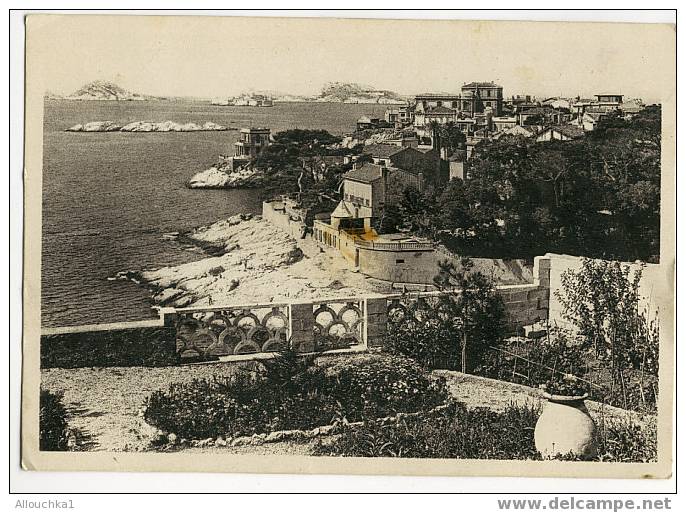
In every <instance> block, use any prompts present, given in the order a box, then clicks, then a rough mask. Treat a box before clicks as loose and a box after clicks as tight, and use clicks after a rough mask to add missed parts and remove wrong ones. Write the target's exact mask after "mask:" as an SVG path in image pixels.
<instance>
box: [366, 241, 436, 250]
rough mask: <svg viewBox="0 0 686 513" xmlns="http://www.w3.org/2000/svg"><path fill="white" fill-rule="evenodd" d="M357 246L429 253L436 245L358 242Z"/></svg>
mask: <svg viewBox="0 0 686 513" xmlns="http://www.w3.org/2000/svg"><path fill="white" fill-rule="evenodd" d="M355 245H356V246H358V247H360V248H366V249H374V250H379V251H429V250H433V249H434V245H433V244H432V243H430V242H378V241H370V240H356V241H355Z"/></svg>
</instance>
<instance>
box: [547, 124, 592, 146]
mask: <svg viewBox="0 0 686 513" xmlns="http://www.w3.org/2000/svg"><path fill="white" fill-rule="evenodd" d="M583 136H584V129H583V128H580V127H578V126H575V125H559V126H551V127H548V128H546V129H544V130H543V131H542V132H541V133H539V134H538V135H537V136H536V142H546V141H572V140H574V139H578V138H580V137H583Z"/></svg>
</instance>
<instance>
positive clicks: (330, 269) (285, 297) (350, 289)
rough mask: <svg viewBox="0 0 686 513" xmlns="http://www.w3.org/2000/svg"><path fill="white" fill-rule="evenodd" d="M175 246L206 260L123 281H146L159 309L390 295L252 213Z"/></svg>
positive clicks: (129, 273)
mask: <svg viewBox="0 0 686 513" xmlns="http://www.w3.org/2000/svg"><path fill="white" fill-rule="evenodd" d="M176 239H177V240H178V241H179V242H183V243H192V244H194V245H196V246H198V247H200V248H201V249H203V251H205V252H206V253H208V255H207V257H206V258H203V259H201V260H197V261H194V262H189V263H185V264H181V265H177V266H171V267H162V268H160V269H156V270H150V271H127V272H125V273H121V275H120V276H119V277H120V278H122V279H130V280H132V281H136V282H139V284H140V285H142V286H145V287H146V288H148V289H149V290H150V291H151V293H152V301H153V303H154V304H155V305H156V306H168V307H177V308H182V307H189V306H210V305H222V304H237V303H254V302H279V301H290V300H294V299H303V300H309V299H318V298H327V297H328V298H330V297H334V296H348V295H356V294H370V293H375V292H376V293H381V292H387V291H388V289H389V285H388V284H386V283H383V282H380V281H378V280H374V279H373V278H370V277H368V276H365V275H363V274H360V273H357V272H353V271H351V270H350V269H349V268H348V265H347V262H346V261H345V259H344V258H343V257H342V256H340V255H339V254H337V253H336V252H333V251H326V250H324V249H322V248H320V247H319V246H318V245H317V244H316V242H315V241H314V240H312V239H311V238H303V239H298V240H296V239H294V238H293V237H292V236H290V235H288V234H286V233H285V232H284V231H282V230H281V229H279V228H277V227H276V226H274V225H272V224H271V223H269V222H268V221H266V220H264V219H262V217H261V216H253V215H251V214H237V215H235V216H232V217H229V218H228V219H224V220H220V221H217V222H215V223H212V224H210V225H206V226H201V227H199V228H196V229H195V230H192V231H190V232H187V233H183V234H179V235H178V236H177V237H176Z"/></svg>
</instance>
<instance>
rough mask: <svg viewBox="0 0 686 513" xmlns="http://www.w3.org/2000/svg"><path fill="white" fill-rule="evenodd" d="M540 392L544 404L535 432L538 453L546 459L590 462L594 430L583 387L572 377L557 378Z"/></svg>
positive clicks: (546, 384) (543, 386)
mask: <svg viewBox="0 0 686 513" xmlns="http://www.w3.org/2000/svg"><path fill="white" fill-rule="evenodd" d="M540 388H541V389H542V390H543V397H545V398H546V399H547V402H546V404H545V406H544V407H543V411H542V412H541V416H540V417H539V418H538V422H537V423H536V429H535V431H534V440H535V443H536V449H537V450H538V452H540V453H541V456H543V458H546V459H550V458H556V457H560V456H565V457H570V456H571V457H578V458H592V457H593V456H594V455H595V453H596V443H595V440H596V437H595V434H596V426H595V422H593V419H592V418H591V416H590V415H589V414H588V410H587V409H586V405H585V402H584V401H585V399H586V398H587V397H588V393H587V386H586V383H585V382H584V381H582V380H580V379H579V378H577V377H576V376H573V375H571V374H556V375H555V376H554V377H553V378H552V379H550V380H549V381H548V382H547V383H545V384H544V385H541V387H540Z"/></svg>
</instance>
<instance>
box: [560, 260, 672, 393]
mask: <svg viewBox="0 0 686 513" xmlns="http://www.w3.org/2000/svg"><path fill="white" fill-rule="evenodd" d="M642 273H643V267H639V268H638V269H636V270H634V271H633V272H632V271H631V270H630V268H629V266H628V265H622V264H621V263H619V262H609V261H603V260H591V259H588V258H585V259H583V260H582V264H581V269H579V270H578V271H574V270H568V271H566V272H564V273H563V274H562V289H561V291H556V292H555V294H556V297H557V298H558V299H559V301H560V303H561V304H562V305H563V307H564V317H565V319H566V320H568V321H569V322H571V323H572V324H573V326H574V327H575V328H576V330H577V333H578V336H579V337H580V340H581V343H582V346H583V347H584V348H586V349H589V350H592V351H593V352H594V353H595V355H596V357H597V358H598V359H599V360H600V361H603V362H606V363H608V364H609V365H610V368H611V370H612V377H613V380H614V381H615V382H616V383H617V384H619V385H620V386H622V387H624V371H625V370H626V369H634V370H641V371H644V372H647V373H649V374H653V375H657V372H658V355H659V330H658V325H657V323H656V321H655V320H654V319H651V318H650V316H649V315H648V312H647V311H645V310H642V309H641V308H640V305H639V302H640V299H641V296H640V294H639V284H640V281H641V276H642Z"/></svg>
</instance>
